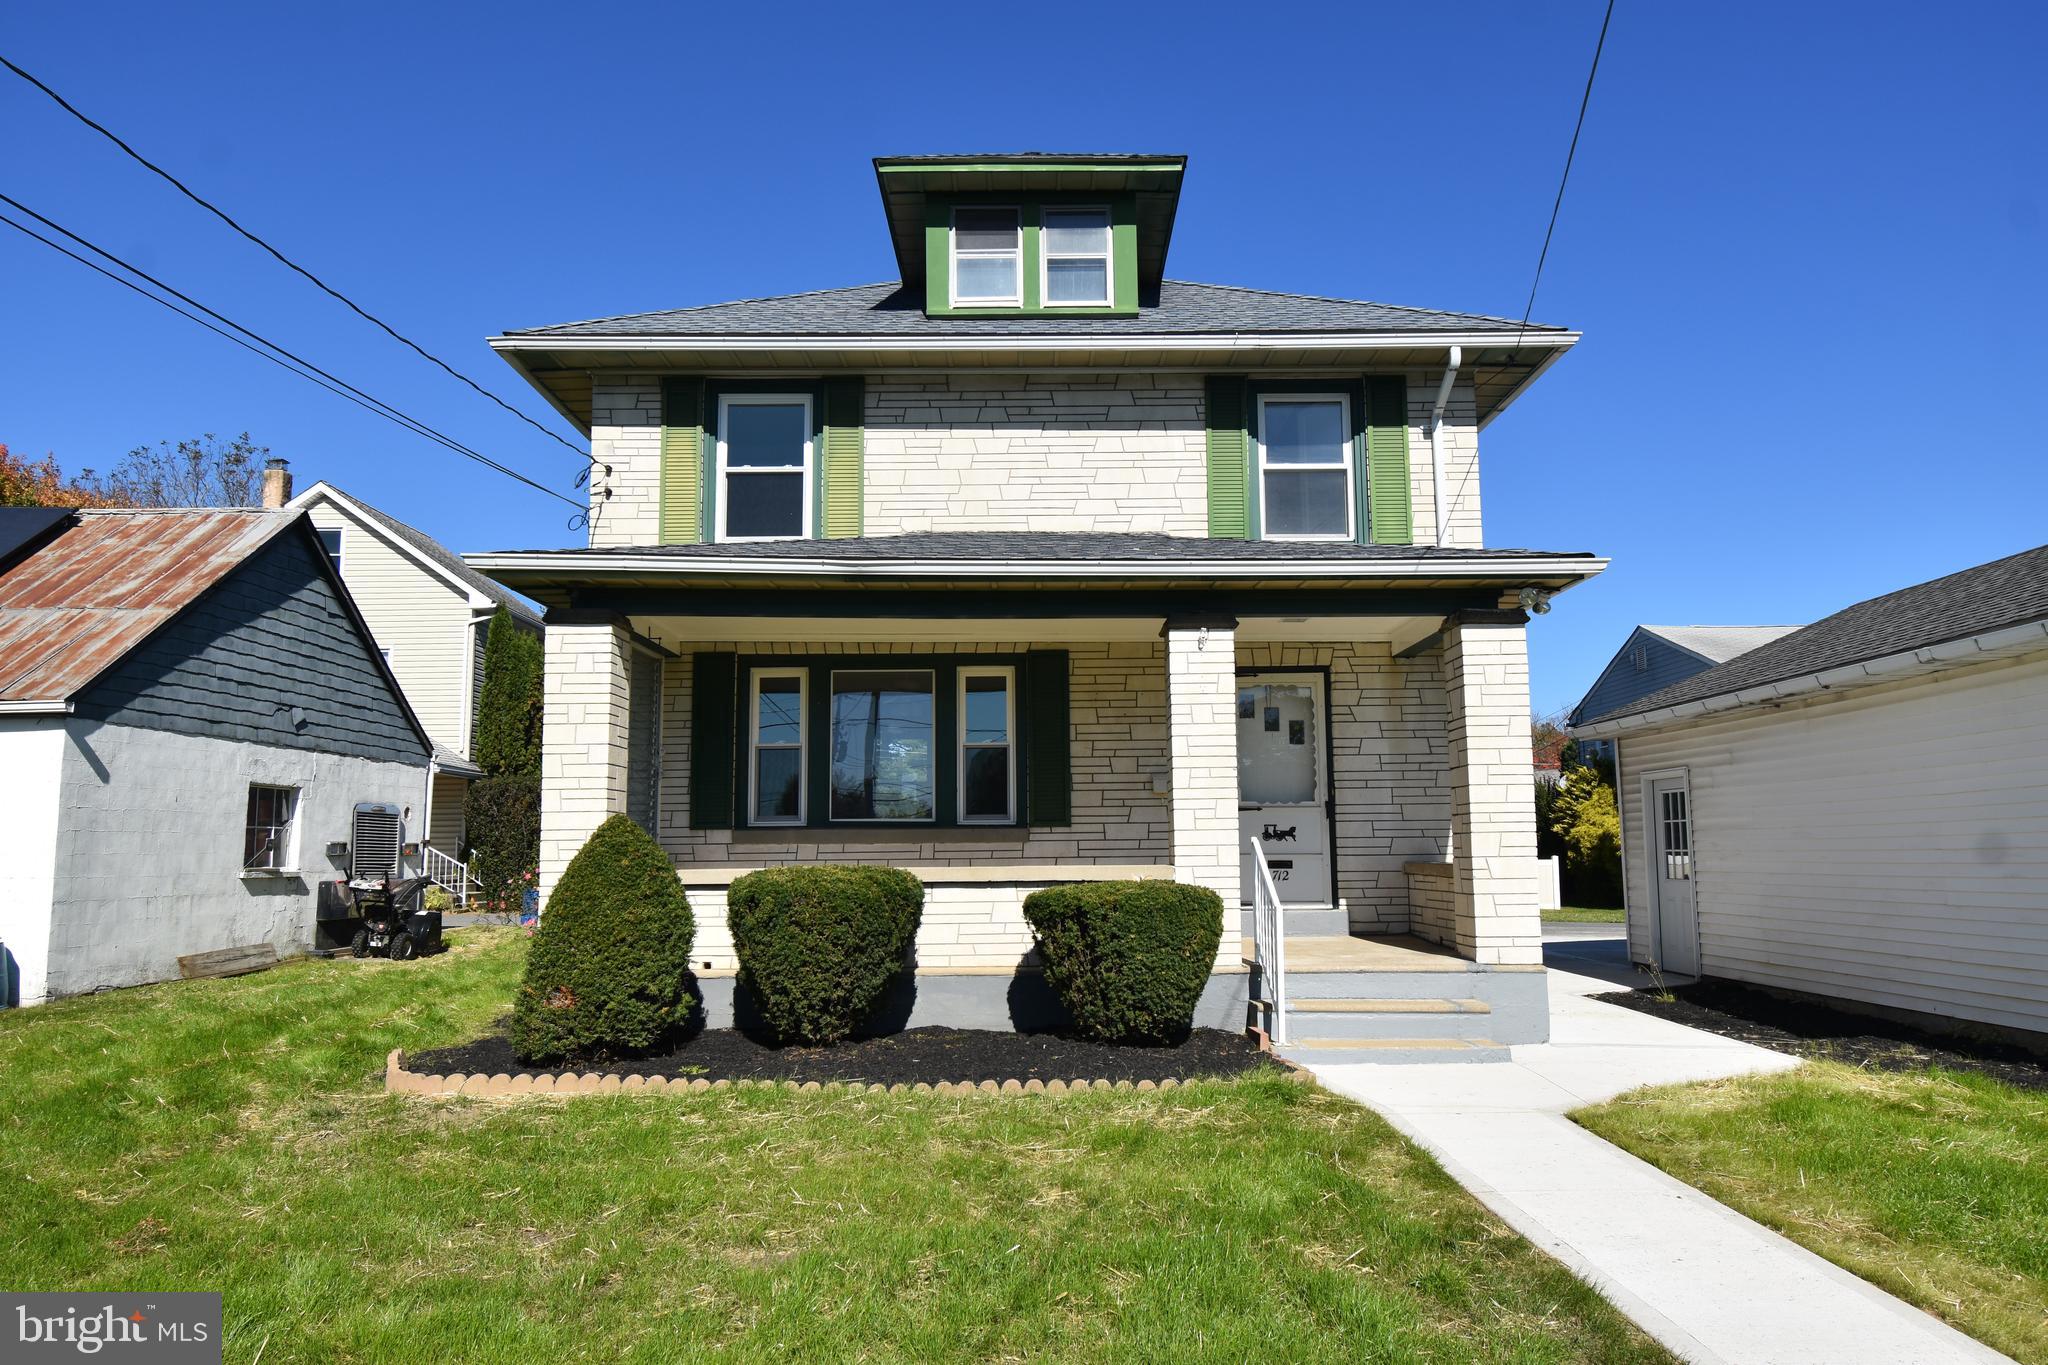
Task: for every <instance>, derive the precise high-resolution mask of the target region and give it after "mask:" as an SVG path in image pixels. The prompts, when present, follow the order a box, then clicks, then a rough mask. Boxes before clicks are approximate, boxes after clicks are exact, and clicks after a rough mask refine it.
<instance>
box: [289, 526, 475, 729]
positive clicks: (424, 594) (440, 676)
mask: <svg viewBox="0 0 2048 1365" xmlns="http://www.w3.org/2000/svg"><path fill="white" fill-rule="evenodd" d="M306 511H307V514H308V515H310V516H311V517H312V519H313V524H314V525H315V526H318V527H319V528H320V529H321V530H323V531H326V530H334V529H337V528H338V529H339V530H340V531H341V578H342V582H343V583H345V584H347V585H348V591H349V596H351V597H353V598H354V599H355V603H356V609H357V610H358V611H360V612H362V614H363V620H364V622H365V623H367V624H368V625H369V627H370V634H371V635H372V636H374V637H375V638H376V641H377V647H378V648H379V649H383V650H388V651H390V657H391V671H392V673H393V674H395V675H396V676H397V678H398V685H399V686H400V687H401V688H403V689H404V690H405V699H406V700H407V701H408V702H411V703H412V709H413V710H414V711H415V712H416V713H418V715H419V718H420V724H422V725H424V726H426V727H427V733H428V734H429V735H431V736H433V738H434V742H435V743H437V744H443V745H446V746H447V747H448V748H450V749H453V750H454V751H455V752H457V753H459V754H464V755H467V754H468V753H469V733H470V732H469V714H468V710H467V707H468V705H469V703H470V698H471V693H470V683H469V678H470V673H471V669H472V668H473V666H474V660H473V657H472V652H471V639H472V630H471V625H470V619H471V618H470V609H469V595H468V593H467V592H464V591H461V590H458V589H457V588H456V587H455V586H454V585H453V584H451V583H450V582H448V580H447V579H445V578H442V577H441V576H440V575H438V574H435V573H433V572H431V571H429V570H428V569H426V568H424V567H422V566H421V564H420V563H419V561H417V560H415V559H413V558H412V557H410V556H409V555H405V554H402V553H400V552H399V551H398V550H396V549H394V548H393V547H392V545H391V544H390V542H389V541H387V540H385V539H383V538H382V537H381V536H379V535H378V534H377V533H375V532H373V531H371V530H370V529H369V528H368V527H367V526H366V525H365V524H364V523H362V522H360V521H358V520H357V519H356V518H354V517H352V516H350V515H349V514H348V513H346V512H344V511H342V510H341V509H340V508H339V507H337V506H335V505H334V504H333V503H331V502H327V501H325V500H320V501H315V502H313V503H312V504H310V505H309V506H308V507H307V509H306Z"/></svg>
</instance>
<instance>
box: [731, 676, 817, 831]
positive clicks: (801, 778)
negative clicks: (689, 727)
mask: <svg viewBox="0 0 2048 1365" xmlns="http://www.w3.org/2000/svg"><path fill="white" fill-rule="evenodd" d="M764 678H795V679H796V717H797V722H796V743H795V744H765V745H764V744H762V743H761V682H762V680H763V679H764ZM764 748H765V749H795V750H796V817H795V818H794V819H783V818H779V817H778V818H776V819H762V818H761V815H760V810H761V764H760V761H759V760H758V759H757V758H756V757H755V755H757V754H758V753H760V751H761V750H762V749H764ZM810 752H811V671H810V670H809V669H808V668H757V669H755V670H754V671H753V676H752V677H751V678H749V679H748V681H747V824H748V825H750V826H759V827H761V828H764V829H789V828H793V827H795V826H799V825H803V824H805V823H807V822H808V821H809V819H810V813H811V763H810Z"/></svg>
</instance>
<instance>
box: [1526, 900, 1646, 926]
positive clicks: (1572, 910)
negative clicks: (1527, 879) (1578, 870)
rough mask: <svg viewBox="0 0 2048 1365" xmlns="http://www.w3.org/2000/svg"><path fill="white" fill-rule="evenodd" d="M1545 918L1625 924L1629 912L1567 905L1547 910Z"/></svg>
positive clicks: (1556, 921) (1574, 921)
mask: <svg viewBox="0 0 2048 1365" xmlns="http://www.w3.org/2000/svg"><path fill="white" fill-rule="evenodd" d="M1543 918H1545V919H1547V920H1550V921H1552V922H1553V923H1556V924H1625V923H1627V921H1628V912H1627V911H1625V910H1595V909H1589V908H1588V907H1586V906H1582V905H1567V906H1564V907H1562V908H1561V909H1557V910H1545V911H1544V912H1543Z"/></svg>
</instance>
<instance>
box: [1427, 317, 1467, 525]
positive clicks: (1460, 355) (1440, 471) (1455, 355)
mask: <svg viewBox="0 0 2048 1365" xmlns="http://www.w3.org/2000/svg"><path fill="white" fill-rule="evenodd" d="M1464 363H1465V348H1464V347H1462V346H1453V347H1451V358H1450V361H1449V363H1447V364H1446V365H1445V366H1444V378H1443V382H1442V383H1440V384H1438V385H1437V386H1436V406H1435V407H1433V408H1431V409H1430V413H1429V477H1430V481H1431V484H1432V485H1433V487H1434V488H1435V490H1436V504H1435V505H1436V543H1437V544H1439V545H1441V544H1443V543H1444V528H1445V527H1446V526H1448V525H1450V509H1449V508H1448V507H1445V506H1444V454H1443V450H1442V449H1441V447H1440V446H1439V445H1438V442H1437V433H1438V432H1439V431H1441V430H1443V425H1444V408H1445V407H1446V406H1448V405H1449V403H1450V401H1451V385H1452V384H1453V383H1454V382H1456V380H1457V378H1458V367H1459V366H1460V365H1463V364H1464Z"/></svg>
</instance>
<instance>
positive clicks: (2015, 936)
mask: <svg viewBox="0 0 2048 1365" xmlns="http://www.w3.org/2000/svg"><path fill="white" fill-rule="evenodd" d="M1578 726H1579V728H1580V729H1582V730H1584V731H1586V732H1589V733H1591V734H1592V735H1594V736H1596V737H1599V738H1605V739H1610V740H1612V741H1615V742H1616V743H1617V744H1618V745H1619V747H1620V763H1619V787H1618V795H1619V798H1620V805H1621V813H1622V846H1623V847H1622V852H1623V867H1624V883H1625V885H1626V889H1627V898H1628V920H1629V926H1628V927H1629V953H1630V956H1631V957H1633V958H1634V959H1635V961H1637V962H1639V963H1644V964H1654V965H1656V966H1659V967H1661V968H1662V969H1663V970H1665V971H1668V972H1674V973H1686V974H1693V973H1699V974H1703V975H1707V976H1716V977H1727V978H1731V979H1734V980H1738V981H1748V982H1753V983H1755V984H1758V985H1762V986H1768V987H1774V988H1779V989H1783V990H1790V991H1799V992H1806V993H1810V994H1816V995H1823V996H1830V997H1835V998H1838V999H1841V1000H1846V1001H1853V1002H1857V1003H1859V1004H1861V1005H1863V1006H1868V1007H1874V1008H1878V1009H1882V1010H1888V1011H1895V1012H1897V1011H1903V1012H1909V1013H1912V1014H1915V1015H1919V1016H1931V1017H1933V1018H1935V1019H1937V1020H1950V1021H1953V1020H1968V1021H1972V1022H1975V1023H1980V1024H1991V1025H1999V1026H2004V1027H2008V1028H2016V1029H2025V1030H2030V1031H2033V1032H2035V1033H2037V1034H2043V1035H2048V547H2043V548H2041V549H2036V550H2029V551H2027V552H2026V553H2024V554H2018V555H2014V556H2012V557H2011V558H2009V559H2001V560H1998V561H1997V562H1995V563H1992V564H1985V565H1982V566H1981V567H1978V568H1974V569H1967V570H1965V571H1963V572H1962V573H1957V574H1951V575H1949V576H1948V577H1946V578H1938V579H1936V580H1934V581H1933V582H1931V583H1922V584H1920V585H1919V586H1917V587H1911V588H1906V589H1903V590H1902V591H1899V592H1894V593H1888V594H1886V595H1885V596H1883V597H1875V598H1872V599H1871V600H1869V601H1867V602H1859V603H1857V604H1856V605H1855V606H1853V607H1850V608H1848V609H1847V610H1845V611H1840V612H1837V613H1835V614H1834V615H1833V616H1830V617H1828V618H1826V619H1825V620H1822V621H1816V622H1815V623H1814V624H1812V625H1810V626H1807V627H1805V628H1803V629H1800V630H1796V631H1793V632H1791V633H1790V634H1787V635H1785V636H1783V637H1781V638H1779V639H1776V640H1773V641H1771V642H1770V643H1768V644H1765V645H1761V646H1759V647H1757V648H1756V649H1753V650H1750V651H1748V652H1746V653H1744V654H1742V655H1740V656H1738V657H1737V658H1735V659H1733V660H1731V661H1729V662H1728V663H1725V664H1721V665H1719V666H1718V667H1715V668H1711V669H1708V670H1706V671H1705V672H1702V673H1699V674H1696V675H1695V676H1693V677H1691V678H1688V679H1686V680H1684V681H1682V682H1679V683H1676V684H1674V685H1672V686H1669V687H1665V688H1663V689H1661V690H1659V691H1656V692H1653V693H1651V694H1649V695H1648V696H1643V697H1638V698H1636V699H1635V700H1633V701H1630V702H1627V703H1624V704H1622V705H1620V706H1618V707H1615V708H1612V709H1610V710H1608V711H1605V712H1600V713H1597V714H1591V715H1588V716H1586V717H1584V718H1583V719H1582V720H1580V721H1579V722H1578ZM2044 1041H2048V1039H2044Z"/></svg>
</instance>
